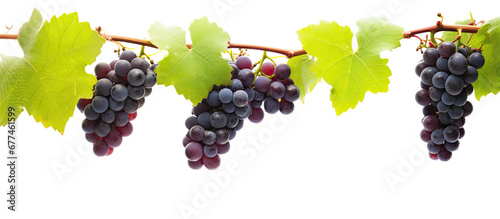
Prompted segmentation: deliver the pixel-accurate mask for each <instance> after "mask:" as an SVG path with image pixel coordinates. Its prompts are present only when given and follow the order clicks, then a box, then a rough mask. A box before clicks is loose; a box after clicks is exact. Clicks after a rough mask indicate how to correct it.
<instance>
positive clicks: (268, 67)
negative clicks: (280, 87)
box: [261, 62, 274, 76]
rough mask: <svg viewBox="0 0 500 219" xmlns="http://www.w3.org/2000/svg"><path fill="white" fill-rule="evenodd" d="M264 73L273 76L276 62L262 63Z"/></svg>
mask: <svg viewBox="0 0 500 219" xmlns="http://www.w3.org/2000/svg"><path fill="white" fill-rule="evenodd" d="M261 70H262V73H264V74H265V75H267V76H271V75H273V74H274V63H272V62H264V63H262V69H261Z"/></svg>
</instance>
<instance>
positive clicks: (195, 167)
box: [188, 159, 203, 170]
mask: <svg viewBox="0 0 500 219" xmlns="http://www.w3.org/2000/svg"><path fill="white" fill-rule="evenodd" d="M188 166H189V167H190V168H191V169H193V170H199V169H201V168H202V167H203V160H202V159H200V160H197V161H190V160H188Z"/></svg>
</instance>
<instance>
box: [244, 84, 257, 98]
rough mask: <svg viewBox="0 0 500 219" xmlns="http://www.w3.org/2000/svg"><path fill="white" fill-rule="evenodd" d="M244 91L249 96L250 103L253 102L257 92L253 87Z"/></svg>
mask: <svg viewBox="0 0 500 219" xmlns="http://www.w3.org/2000/svg"><path fill="white" fill-rule="evenodd" d="M244 91H245V92H246V93H247V95H248V102H251V101H252V100H253V99H254V98H255V90H254V89H253V88H251V87H247V88H245V89H244Z"/></svg>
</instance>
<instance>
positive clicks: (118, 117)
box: [114, 111, 129, 127]
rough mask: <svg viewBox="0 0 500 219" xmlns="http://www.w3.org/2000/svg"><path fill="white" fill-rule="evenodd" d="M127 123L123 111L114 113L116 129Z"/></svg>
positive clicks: (127, 120)
mask: <svg viewBox="0 0 500 219" xmlns="http://www.w3.org/2000/svg"><path fill="white" fill-rule="evenodd" d="M128 122H129V118H128V113H126V112H125V111H118V112H116V113H115V121H114V124H115V126H117V127H122V126H124V125H126V124H127V123H128Z"/></svg>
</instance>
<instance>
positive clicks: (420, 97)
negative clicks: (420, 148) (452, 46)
mask: <svg viewBox="0 0 500 219" xmlns="http://www.w3.org/2000/svg"><path fill="white" fill-rule="evenodd" d="M415 100H416V101H417V103H418V104H420V105H421V106H427V105H429V104H430V103H431V102H432V100H431V98H430V96H429V90H419V91H418V92H417V93H416V94H415ZM264 105H265V103H264Z"/></svg>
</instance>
